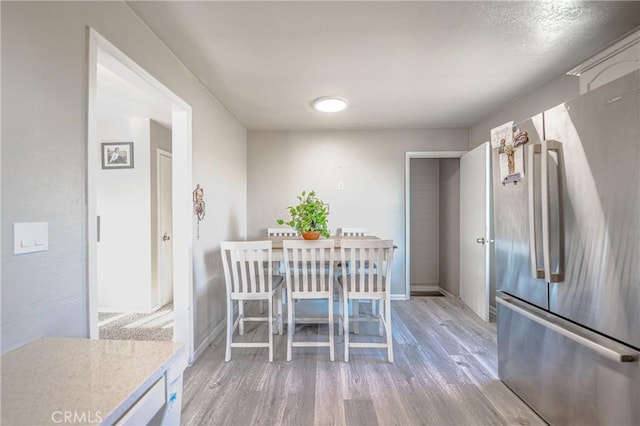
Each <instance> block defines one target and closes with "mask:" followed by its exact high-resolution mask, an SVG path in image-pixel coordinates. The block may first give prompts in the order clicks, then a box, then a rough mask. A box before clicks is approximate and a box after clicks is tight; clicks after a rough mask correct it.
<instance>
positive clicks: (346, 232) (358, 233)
mask: <svg viewBox="0 0 640 426" xmlns="http://www.w3.org/2000/svg"><path fill="white" fill-rule="evenodd" d="M338 235H341V236H343V237H364V236H367V235H371V234H370V233H369V230H368V229H367V228H340V232H339V233H338Z"/></svg>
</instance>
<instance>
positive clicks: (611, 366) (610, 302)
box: [493, 71, 640, 426]
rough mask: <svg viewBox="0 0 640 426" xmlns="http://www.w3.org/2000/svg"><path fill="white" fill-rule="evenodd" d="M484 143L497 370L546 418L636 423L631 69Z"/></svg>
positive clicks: (639, 123)
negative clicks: (512, 157)
mask: <svg viewBox="0 0 640 426" xmlns="http://www.w3.org/2000/svg"><path fill="white" fill-rule="evenodd" d="M517 127H518V128H520V129H521V130H523V131H526V132H527V133H528V136H529V141H528V143H526V144H525V145H524V146H523V153H524V160H523V161H524V177H523V178H522V179H521V180H520V181H519V182H517V183H516V184H514V183H512V182H508V183H505V184H504V185H503V184H502V181H501V176H500V170H499V167H498V165H499V161H500V159H499V158H498V155H499V154H498V150H497V149H494V150H493V156H494V158H493V160H494V161H493V164H494V170H493V182H494V190H493V195H494V229H495V277H496V288H497V289H498V293H497V298H496V302H497V303H496V306H497V311H498V312H497V315H498V318H497V321H498V369H499V375H500V378H501V380H502V381H503V382H504V383H505V384H507V386H509V388H511V390H513V391H514V392H515V393H516V394H518V395H519V396H520V397H521V398H522V399H523V400H524V401H525V402H526V403H527V404H529V406H531V407H532V408H533V409H534V410H535V411H536V412H537V413H538V414H539V415H540V416H541V417H543V418H544V419H545V420H546V421H547V422H548V423H550V424H552V425H591V424H600V425H620V426H622V425H640V362H639V356H640V73H639V72H638V71H636V72H634V73H631V74H627V75H626V76H624V77H622V78H619V79H617V80H615V81H612V82H611V83H609V84H607V85H605V86H602V87H600V88H598V89H595V90H593V91H591V92H589V93H586V94H584V95H582V96H580V97H578V98H576V99H574V100H571V101H569V102H566V103H564V104H561V105H558V106H557V107H555V108H552V109H550V110H548V111H546V112H544V113H541V114H539V115H537V116H534V117H532V118H531V119H529V120H526V121H524V122H522V123H519V124H518V125H517Z"/></svg>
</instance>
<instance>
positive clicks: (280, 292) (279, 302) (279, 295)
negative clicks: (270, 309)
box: [276, 287, 284, 336]
mask: <svg viewBox="0 0 640 426" xmlns="http://www.w3.org/2000/svg"><path fill="white" fill-rule="evenodd" d="M283 295H284V291H283V289H282V287H280V289H279V290H278V291H277V292H276V297H277V300H276V305H277V307H278V334H279V335H281V336H282V334H283V332H284V331H283V325H282V323H283V320H282V303H283Z"/></svg>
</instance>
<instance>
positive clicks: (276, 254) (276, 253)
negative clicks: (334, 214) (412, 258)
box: [254, 235, 398, 262]
mask: <svg viewBox="0 0 640 426" xmlns="http://www.w3.org/2000/svg"><path fill="white" fill-rule="evenodd" d="M301 239H302V237H297V238H296V237H282V236H267V235H264V236H261V237H258V238H255V239H254V240H255V241H271V242H272V247H271V250H272V253H273V261H274V262H276V261H277V262H279V261H281V260H284V255H283V253H282V242H283V241H284V240H301ZM329 239H330V240H333V241H334V242H335V246H334V248H335V260H336V262H340V261H341V260H349V259H341V258H340V257H341V254H340V243H341V242H342V240H379V239H380V238H379V237H376V236H375V235H366V236H349V237H344V236H342V235H334V236H331V237H330V238H329ZM393 248H394V249H396V248H398V247H397V246H395V245H394V246H393Z"/></svg>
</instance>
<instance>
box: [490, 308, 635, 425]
mask: <svg viewBox="0 0 640 426" xmlns="http://www.w3.org/2000/svg"><path fill="white" fill-rule="evenodd" d="M496 300H497V302H498V303H497V307H498V373H499V376H500V379H501V380H502V381H503V382H504V383H505V384H506V385H507V386H509V388H511V390H513V391H514V392H515V393H516V394H518V396H519V397H520V398H522V399H523V400H524V401H525V402H526V403H527V404H528V405H529V406H530V407H531V408H533V409H534V410H535V411H536V412H537V413H538V414H539V415H540V416H542V417H543V418H544V419H545V420H546V421H547V422H549V423H550V424H551V425H613V424H615V425H620V426H623V425H638V424H640V404H638V398H639V397H640V362H639V361H638V356H639V355H640V354H638V353H637V352H636V351H634V350H633V349H631V348H628V347H626V346H624V345H621V344H619V343H617V342H614V341H611V340H609V339H606V338H604V337H602V336H600V335H597V334H595V333H593V332H590V331H588V330H584V329H580V327H578V326H576V325H574V324H572V323H569V322H567V321H564V320H562V319H559V318H557V317H555V316H553V315H551V314H549V313H547V312H544V311H542V310H540V309H537V308H535V307H533V306H531V305H528V304H525V303H522V302H519V301H517V300H515V299H511V298H509V297H498V298H497V299H496Z"/></svg>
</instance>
